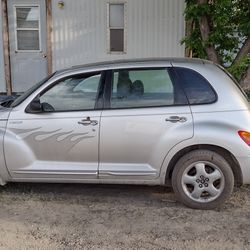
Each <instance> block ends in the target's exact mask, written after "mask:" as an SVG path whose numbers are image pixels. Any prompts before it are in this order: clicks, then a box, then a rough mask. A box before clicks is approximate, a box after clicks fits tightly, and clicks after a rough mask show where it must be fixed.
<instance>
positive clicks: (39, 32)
mask: <svg viewBox="0 0 250 250" xmlns="http://www.w3.org/2000/svg"><path fill="white" fill-rule="evenodd" d="M32 7H37V8H38V14H39V15H38V24H39V25H38V28H18V27H17V12H16V10H17V8H23V9H25V8H32ZM13 9H14V10H13V13H14V29H15V48H16V50H15V51H16V52H21V53H32V52H33V53H34V52H42V49H41V43H42V38H41V8H40V4H15V5H13ZM18 30H32V31H38V34H39V49H38V50H19V49H18V41H17V31H18Z"/></svg>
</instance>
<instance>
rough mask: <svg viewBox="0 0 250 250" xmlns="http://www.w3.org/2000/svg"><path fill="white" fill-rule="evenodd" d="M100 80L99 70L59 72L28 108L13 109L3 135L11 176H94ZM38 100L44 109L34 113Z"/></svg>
mask: <svg viewBox="0 0 250 250" xmlns="http://www.w3.org/2000/svg"><path fill="white" fill-rule="evenodd" d="M101 79H102V77H101V73H100V72H94V73H84V74H78V75H73V76H67V77H63V78H62V79H59V80H57V81H56V82H55V83H51V84H50V85H49V86H48V87H46V89H44V90H42V91H41V93H39V95H38V96H37V97H36V98H35V99H34V100H33V101H32V102H31V103H30V104H29V105H28V106H27V107H24V108H23V107H22V108H20V107H19V106H23V105H19V106H17V107H15V108H14V109H13V111H12V112H11V114H10V117H9V120H8V124H7V130H6V134H5V139H4V148H5V155H6V164H7V167H8V169H9V172H10V174H11V176H12V178H14V179H20V178H21V179H31V178H32V179H33V180H34V179H38V180H53V181H54V180H60V181H63V180H70V181H81V180H82V179H96V178H97V172H98V142H99V126H100V115H101V111H100V110H96V108H95V107H96V101H97V96H98V89H99V86H100V82H101V81H102V80H101ZM39 103H41V105H42V109H43V111H41V112H38V113H34V107H33V108H32V105H33V106H34V105H37V104H39ZM31 104H32V105H31Z"/></svg>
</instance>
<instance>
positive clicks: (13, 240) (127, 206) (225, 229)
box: [0, 184, 250, 250]
mask: <svg viewBox="0 0 250 250" xmlns="http://www.w3.org/2000/svg"><path fill="white" fill-rule="evenodd" d="M0 249H4V250H6V249H43V250H44V249H53V250H55V249H112V250H114V249H150V250H151V249H185V250H186V249H192V250H196V249H197V250H198V249H199V250H200V249H202V250H203V249H213V250H217V249H218V250H222V249H240V250H242V249H250V186H244V187H241V188H236V189H235V192H234V194H233V196H232V198H231V199H230V200H229V201H228V202H227V203H226V204H225V205H224V206H223V207H221V208H220V209H217V210H213V211H199V210H192V209H189V208H186V207H184V206H183V205H182V204H180V203H178V202H176V200H175V196H174V194H173V193H172V191H171V190H170V189H168V188H165V187H147V186H121V185H116V186H115V185H78V184H77V185H71V184H8V185H7V186H4V187H1V188H0Z"/></svg>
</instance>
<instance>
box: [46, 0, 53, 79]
mask: <svg viewBox="0 0 250 250" xmlns="http://www.w3.org/2000/svg"><path fill="white" fill-rule="evenodd" d="M46 25H47V29H46V30H47V40H46V43H47V65H48V74H49V75H50V74H51V73H52V42H51V41H52V4H51V0H46Z"/></svg>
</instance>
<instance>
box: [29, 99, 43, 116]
mask: <svg viewBox="0 0 250 250" xmlns="http://www.w3.org/2000/svg"><path fill="white" fill-rule="evenodd" d="M26 112H28V113H41V112H42V105H41V102H40V99H39V97H36V98H35V99H34V100H33V101H32V102H31V103H30V104H29V106H28V107H27V108H26Z"/></svg>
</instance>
